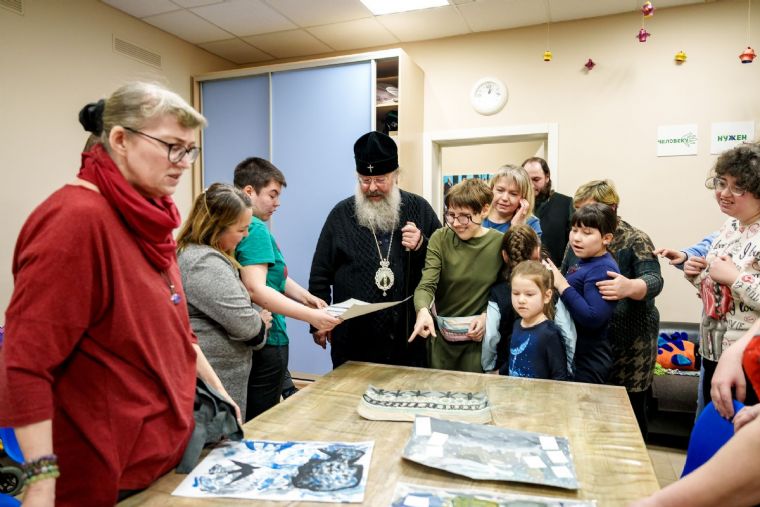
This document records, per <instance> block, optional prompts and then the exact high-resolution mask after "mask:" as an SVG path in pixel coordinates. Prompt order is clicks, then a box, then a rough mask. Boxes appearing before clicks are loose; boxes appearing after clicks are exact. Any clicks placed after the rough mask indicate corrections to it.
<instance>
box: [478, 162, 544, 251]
mask: <svg viewBox="0 0 760 507" xmlns="http://www.w3.org/2000/svg"><path fill="white" fill-rule="evenodd" d="M490 184H491V190H492V191H493V201H492V202H491V210H490V212H489V213H488V217H487V218H486V219H485V220H484V221H483V226H484V227H488V228H489V229H496V230H497V231H499V232H507V230H508V229H509V227H510V226H511V225H518V224H528V225H529V226H530V227H531V228H532V229H533V230H534V231H536V234H538V237H539V238H540V237H541V222H540V221H539V220H538V218H537V217H536V216H535V215H534V214H533V206H534V205H535V192H534V190H533V185H532V184H531V182H530V176H528V173H527V172H526V171H525V169H523V168H522V167H518V166H516V165H511V164H507V165H504V166H501V167H500V168H499V169H498V170H497V171H496V173H495V174H494V175H493V176H491V183H490Z"/></svg>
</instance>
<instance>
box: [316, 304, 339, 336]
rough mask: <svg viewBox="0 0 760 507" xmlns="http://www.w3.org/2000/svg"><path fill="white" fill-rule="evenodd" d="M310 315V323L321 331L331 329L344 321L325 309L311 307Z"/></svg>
mask: <svg viewBox="0 0 760 507" xmlns="http://www.w3.org/2000/svg"><path fill="white" fill-rule="evenodd" d="M309 315H310V318H309V324H311V325H312V326H314V327H315V328H317V329H319V330H320V331H331V330H332V329H333V328H334V327H335V326H337V325H338V324H340V323H341V322H342V321H341V320H340V319H339V318H338V317H334V316H332V315H330V313H328V312H327V310H324V309H321V310H317V309H310V310H309Z"/></svg>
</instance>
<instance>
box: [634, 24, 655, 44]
mask: <svg viewBox="0 0 760 507" xmlns="http://www.w3.org/2000/svg"><path fill="white" fill-rule="evenodd" d="M651 36H652V34H651V33H649V32H647V31H646V29H645V28H644V27H641V30H639V33H638V34H636V37H638V39H639V42H646V41H647V38H649V37H651Z"/></svg>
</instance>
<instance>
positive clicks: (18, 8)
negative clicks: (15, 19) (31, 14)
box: [0, 0, 24, 16]
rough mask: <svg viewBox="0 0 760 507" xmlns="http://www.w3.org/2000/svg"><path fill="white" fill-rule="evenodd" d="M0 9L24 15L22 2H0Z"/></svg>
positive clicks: (10, 0) (1, 0) (6, 0)
mask: <svg viewBox="0 0 760 507" xmlns="http://www.w3.org/2000/svg"><path fill="white" fill-rule="evenodd" d="M0 7H3V8H5V9H8V10H9V11H13V12H15V13H16V14H21V15H22V16H23V15H24V0H0Z"/></svg>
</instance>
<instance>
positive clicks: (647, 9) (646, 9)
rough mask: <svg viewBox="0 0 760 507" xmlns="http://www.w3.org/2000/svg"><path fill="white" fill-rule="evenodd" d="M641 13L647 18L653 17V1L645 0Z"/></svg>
mask: <svg viewBox="0 0 760 507" xmlns="http://www.w3.org/2000/svg"><path fill="white" fill-rule="evenodd" d="M641 13H642V14H643V15H644V17H645V18H651V17H652V16H654V5H652V2H650V1H649V0H647V1H646V2H644V5H642V6H641Z"/></svg>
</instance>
